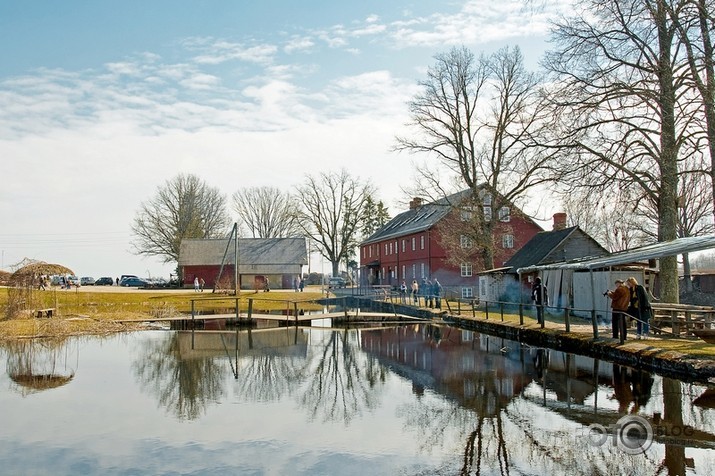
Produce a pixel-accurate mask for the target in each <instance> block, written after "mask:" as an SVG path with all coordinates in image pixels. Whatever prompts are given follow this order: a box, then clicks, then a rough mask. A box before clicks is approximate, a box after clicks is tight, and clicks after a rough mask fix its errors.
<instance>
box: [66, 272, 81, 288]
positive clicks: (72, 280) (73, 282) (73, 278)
mask: <svg viewBox="0 0 715 476" xmlns="http://www.w3.org/2000/svg"><path fill="white" fill-rule="evenodd" d="M67 282H68V283H69V284H70V285H72V286H79V278H78V277H77V276H75V275H73V274H71V275H69V276H67Z"/></svg>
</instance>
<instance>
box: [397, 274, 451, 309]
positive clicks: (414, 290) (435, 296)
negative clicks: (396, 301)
mask: <svg viewBox="0 0 715 476" xmlns="http://www.w3.org/2000/svg"><path fill="white" fill-rule="evenodd" d="M408 293H409V295H410V298H411V301H412V303H413V304H414V305H415V306H419V305H420V297H422V299H423V300H424V303H425V306H427V307H429V308H435V309H442V285H441V284H440V282H439V280H438V279H437V278H434V281H432V280H429V279H427V278H422V286H420V285H419V283H417V280H416V279H413V280H412V285H411V286H410V287H409V289H408V287H407V283H406V282H405V281H404V280H403V281H402V284H401V285H400V302H401V303H402V304H406V303H407V300H408Z"/></svg>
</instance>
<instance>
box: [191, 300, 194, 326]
mask: <svg viewBox="0 0 715 476" xmlns="http://www.w3.org/2000/svg"><path fill="white" fill-rule="evenodd" d="M193 325H194V300H193V299H192V300H191V326H192V327H193Z"/></svg>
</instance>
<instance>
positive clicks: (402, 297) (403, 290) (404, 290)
mask: <svg viewBox="0 0 715 476" xmlns="http://www.w3.org/2000/svg"><path fill="white" fill-rule="evenodd" d="M400 302H401V303H402V304H406V303H407V283H406V282H405V280H404V279H403V280H402V284H400Z"/></svg>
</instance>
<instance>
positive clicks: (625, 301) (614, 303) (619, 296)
mask: <svg viewBox="0 0 715 476" xmlns="http://www.w3.org/2000/svg"><path fill="white" fill-rule="evenodd" d="M615 284H616V287H615V289H614V290H613V291H611V290H608V291H606V292H605V295H606V296H608V297H609V298H611V328H612V330H613V338H614V339H620V341H621V344H623V342H625V340H626V332H627V330H626V314H625V313H626V311H627V310H628V305H629V304H630V301H631V293H630V292H628V287H627V286H626V285H625V284H623V281H622V280H620V279H616V283H615Z"/></svg>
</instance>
